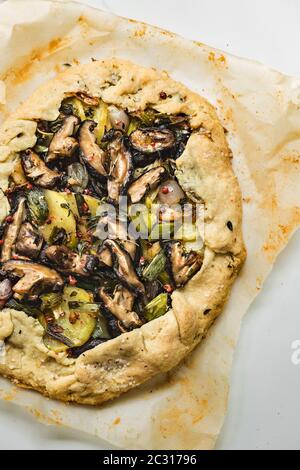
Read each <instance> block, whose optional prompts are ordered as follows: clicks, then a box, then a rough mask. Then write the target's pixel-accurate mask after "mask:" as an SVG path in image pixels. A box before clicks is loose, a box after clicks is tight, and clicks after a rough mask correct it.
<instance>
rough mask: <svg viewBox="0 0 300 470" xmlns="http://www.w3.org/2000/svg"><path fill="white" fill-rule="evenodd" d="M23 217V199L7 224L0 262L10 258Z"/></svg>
mask: <svg viewBox="0 0 300 470" xmlns="http://www.w3.org/2000/svg"><path fill="white" fill-rule="evenodd" d="M24 217H25V199H24V198H23V199H21V200H20V202H19V205H18V208H17V210H16V211H15V213H14V214H13V215H12V221H11V223H7V226H6V229H5V232H4V238H3V245H2V250H1V258H0V260H1V262H2V263H5V262H6V261H8V260H9V259H10V258H11V255H12V252H13V248H14V245H15V243H16V240H17V237H18V234H19V231H20V228H21V225H22V223H23V219H24Z"/></svg>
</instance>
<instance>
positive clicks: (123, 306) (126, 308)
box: [99, 285, 141, 328]
mask: <svg viewBox="0 0 300 470" xmlns="http://www.w3.org/2000/svg"><path fill="white" fill-rule="evenodd" d="M99 297H100V298H101V300H102V302H103V304H104V306H105V308H106V309H107V310H109V312H110V313H112V314H113V315H114V316H115V317H117V318H118V319H119V320H120V321H121V322H122V324H123V325H124V326H125V328H136V327H138V326H140V325H141V320H140V318H139V316H138V315H137V313H136V312H134V311H133V304H134V295H133V294H132V292H130V291H129V290H128V289H126V288H125V287H124V286H121V285H117V286H116V287H115V289H114V292H113V294H112V295H110V294H108V293H107V292H106V291H105V289H104V287H101V288H100V289H99Z"/></svg>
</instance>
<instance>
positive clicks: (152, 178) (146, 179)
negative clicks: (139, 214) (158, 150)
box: [128, 166, 167, 204]
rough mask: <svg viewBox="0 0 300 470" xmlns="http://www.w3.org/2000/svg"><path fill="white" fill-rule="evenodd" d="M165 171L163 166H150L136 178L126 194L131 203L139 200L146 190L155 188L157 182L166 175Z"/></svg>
mask: <svg viewBox="0 0 300 470" xmlns="http://www.w3.org/2000/svg"><path fill="white" fill-rule="evenodd" d="M166 175H167V171H166V169H165V168H164V167H163V166H158V167H157V168H152V170H149V171H147V172H146V173H144V174H143V175H142V176H140V177H139V178H138V179H136V180H135V181H134V182H133V183H132V184H131V185H130V187H129V189H128V194H129V196H130V198H131V202H132V203H133V204H135V203H137V202H139V201H140V200H141V199H142V198H143V197H144V196H145V194H146V193H147V192H148V191H151V189H155V188H157V186H158V185H159V183H160V182H161V181H162V180H163V179H164V178H165V177H166Z"/></svg>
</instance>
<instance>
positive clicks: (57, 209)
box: [41, 189, 78, 248]
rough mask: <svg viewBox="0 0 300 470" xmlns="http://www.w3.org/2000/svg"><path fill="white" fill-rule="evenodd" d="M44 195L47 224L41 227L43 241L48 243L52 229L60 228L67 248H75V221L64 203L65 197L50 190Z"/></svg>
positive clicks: (69, 208) (68, 207) (67, 205)
mask: <svg viewBox="0 0 300 470" xmlns="http://www.w3.org/2000/svg"><path fill="white" fill-rule="evenodd" d="M44 194H45V198H46V201H47V204H48V209H49V217H48V220H49V223H48V224H45V225H43V226H42V227H41V232H42V235H43V237H44V239H45V240H46V242H49V240H50V239H51V234H52V232H53V229H54V227H57V228H62V229H64V230H65V231H66V234H67V236H68V243H67V245H68V247H69V248H75V247H76V245H77V241H78V240H77V236H76V231H77V228H76V220H75V217H74V214H73V212H72V210H71V207H70V206H69V204H67V203H66V199H65V195H64V194H63V193H58V192H56V191H51V190H50V189H46V190H45V191H44Z"/></svg>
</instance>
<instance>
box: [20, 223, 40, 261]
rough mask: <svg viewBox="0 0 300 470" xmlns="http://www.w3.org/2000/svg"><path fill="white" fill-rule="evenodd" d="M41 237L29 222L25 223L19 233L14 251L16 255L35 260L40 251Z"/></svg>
mask: <svg viewBox="0 0 300 470" xmlns="http://www.w3.org/2000/svg"><path fill="white" fill-rule="evenodd" d="M42 245H43V237H42V236H41V234H40V233H39V231H38V230H37V229H36V228H34V227H33V226H32V225H31V224H30V223H29V222H25V223H24V224H23V225H22V226H21V228H20V231H19V235H18V238H17V242H16V246H15V250H16V252H17V253H18V254H20V255H23V256H26V257H28V258H31V259H36V258H37V257H38V256H39V254H40V252H41V249H42Z"/></svg>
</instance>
